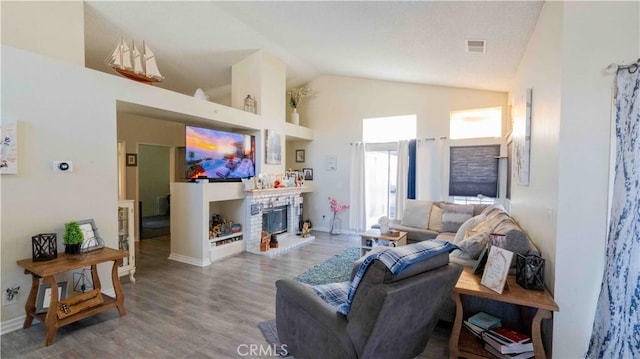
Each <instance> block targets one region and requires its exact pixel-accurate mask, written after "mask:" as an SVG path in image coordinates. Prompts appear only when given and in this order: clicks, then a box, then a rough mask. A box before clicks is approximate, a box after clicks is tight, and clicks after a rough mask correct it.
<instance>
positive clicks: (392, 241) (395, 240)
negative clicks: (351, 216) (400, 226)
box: [360, 229, 407, 256]
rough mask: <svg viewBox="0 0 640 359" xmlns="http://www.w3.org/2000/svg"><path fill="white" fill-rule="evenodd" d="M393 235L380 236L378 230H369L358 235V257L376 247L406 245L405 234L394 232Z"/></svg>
mask: <svg viewBox="0 0 640 359" xmlns="http://www.w3.org/2000/svg"><path fill="white" fill-rule="evenodd" d="M393 233H395V234H397V235H394V234H393ZM393 233H385V234H382V233H380V230H379V229H370V230H368V231H366V232H364V233H360V255H362V256H363V255H365V254H366V253H367V252H368V251H370V250H372V249H373V248H375V247H378V246H388V247H398V246H405V245H407V232H403V231H394V232H393Z"/></svg>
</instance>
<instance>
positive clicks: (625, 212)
mask: <svg viewBox="0 0 640 359" xmlns="http://www.w3.org/2000/svg"><path fill="white" fill-rule="evenodd" d="M636 65H640V63H637V64H636ZM616 87H617V94H618V95H617V98H616V144H615V145H616V165H615V179H614V184H613V197H612V205H611V223H610V225H609V237H608V238H607V248H606V249H607V252H606V258H605V269H604V275H603V278H602V286H601V288H600V297H599V298H598V305H597V307H596V315H595V318H594V321H593V331H592V333H591V343H590V344H589V350H588V352H587V358H640V335H639V334H638V318H640V260H638V258H640V141H639V140H638V139H640V70H638V67H636V68H635V71H632V70H631V69H620V70H619V71H618V74H617V76H616Z"/></svg>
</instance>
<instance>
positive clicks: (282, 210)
mask: <svg viewBox="0 0 640 359" xmlns="http://www.w3.org/2000/svg"><path fill="white" fill-rule="evenodd" d="M288 209H289V206H286V205H285V206H278V207H273V208H269V209H265V210H263V211H262V230H263V231H266V232H267V233H269V234H280V233H284V232H286V231H287V226H288V223H289V222H288V220H287V219H288V216H287V212H288Z"/></svg>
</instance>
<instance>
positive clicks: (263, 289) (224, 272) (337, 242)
mask: <svg viewBox="0 0 640 359" xmlns="http://www.w3.org/2000/svg"><path fill="white" fill-rule="evenodd" d="M314 234H315V235H316V240H315V241H313V242H311V243H310V244H307V245H303V246H301V247H297V248H294V249H292V250H290V251H288V252H286V253H284V254H282V255H279V256H277V257H274V258H269V257H264V256H258V255H253V254H247V253H242V254H240V255H237V256H234V257H231V258H227V259H225V260H222V261H220V262H217V263H214V264H212V265H211V266H209V267H205V268H200V267H196V266H191V265H188V264H183V263H179V262H175V261H171V260H168V259H167V257H168V256H169V237H168V236H163V237H157V238H153V239H146V240H143V241H140V242H139V243H140V244H139V246H138V248H137V249H138V250H139V252H138V253H137V259H138V263H137V272H136V283H135V284H132V283H129V282H128V279H127V277H122V282H123V288H124V291H125V305H126V309H127V312H128V314H127V315H125V316H123V317H119V316H118V312H117V311H116V310H113V311H108V312H105V313H102V314H99V315H96V316H94V317H92V318H87V319H84V320H82V321H80V322H77V323H73V324H71V325H68V326H65V327H63V328H60V329H59V330H58V334H57V335H56V338H55V341H54V343H53V345H51V346H49V347H45V346H44V338H45V331H44V326H43V325H42V324H35V325H33V326H32V327H31V328H29V329H21V330H17V331H14V332H11V333H8V334H5V335H3V336H2V337H1V338H0V340H1V347H2V349H1V352H0V354H1V357H2V358H5V359H6V358H65V359H66V358H241V357H242V358H247V357H248V356H241V355H240V354H238V352H237V349H238V346H239V345H241V344H247V345H248V344H257V345H261V344H262V345H266V342H265V341H264V338H263V336H262V333H261V332H260V330H259V329H258V327H257V324H258V323H259V322H261V321H264V320H268V319H273V318H275V286H274V282H275V281H276V280H277V279H280V278H293V277H295V276H297V275H298V274H300V273H302V272H304V271H305V270H307V269H308V268H310V267H312V266H313V265H314V264H317V263H320V262H322V261H325V260H326V259H328V258H330V257H332V256H333V255H335V254H337V253H339V252H341V251H342V250H343V249H344V248H348V247H357V246H358V244H359V239H358V237H356V236H347V235H339V236H329V235H327V234H325V233H317V232H316V233H314ZM449 334H450V329H449V328H447V327H446V326H438V327H437V328H436V331H435V333H434V335H433V336H432V338H431V340H430V341H429V344H428V345H427V348H426V349H425V351H424V353H422V354H421V355H420V356H419V358H422V359H425V358H446V357H447V356H448V349H447V341H448V337H449Z"/></svg>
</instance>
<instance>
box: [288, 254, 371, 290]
mask: <svg viewBox="0 0 640 359" xmlns="http://www.w3.org/2000/svg"><path fill="white" fill-rule="evenodd" d="M359 258H360V248H347V249H345V250H344V251H343V252H342V253H339V254H336V255H335V256H333V257H331V258H329V259H327V260H326V261H324V262H322V263H320V264H316V265H315V266H313V267H312V268H310V269H309V270H307V271H306V272H304V273H302V274H300V275H299V276H297V277H295V278H294V279H295V280H297V281H298V282H302V283H307V284H310V285H318V284H327V283H337V282H344V281H348V280H349V279H350V276H351V270H352V268H353V263H354V262H355V261H357V260H358V259H359Z"/></svg>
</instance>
